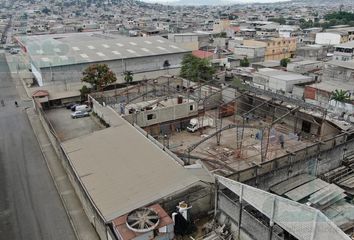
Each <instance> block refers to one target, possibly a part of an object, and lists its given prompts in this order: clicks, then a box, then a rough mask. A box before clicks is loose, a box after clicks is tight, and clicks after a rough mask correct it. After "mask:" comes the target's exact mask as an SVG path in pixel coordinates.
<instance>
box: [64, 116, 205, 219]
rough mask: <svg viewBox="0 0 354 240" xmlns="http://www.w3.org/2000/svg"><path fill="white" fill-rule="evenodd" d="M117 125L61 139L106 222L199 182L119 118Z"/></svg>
mask: <svg viewBox="0 0 354 240" xmlns="http://www.w3.org/2000/svg"><path fill="white" fill-rule="evenodd" d="M117 118H119V119H120V121H121V122H120V124H118V125H117V126H116V127H111V128H107V129H105V130H102V131H98V132H94V133H92V134H90V135H86V136H83V137H79V138H76V139H72V140H68V141H66V142H64V143H63V144H62V146H63V149H64V151H65V152H66V154H67V156H68V158H69V161H70V164H71V165H72V167H73V169H74V171H75V172H76V174H77V176H78V179H79V180H80V182H81V184H82V185H83V186H84V188H85V189H86V192H87V194H88V196H89V198H90V199H91V201H92V203H93V204H94V205H95V207H96V208H97V210H98V211H99V212H100V214H101V216H102V217H103V218H104V220H105V221H106V222H109V221H111V220H113V219H115V218H116V217H119V216H121V215H123V214H126V213H128V212H130V211H132V210H134V209H136V208H139V207H142V206H145V205H147V204H150V203H152V202H154V201H157V200H159V199H161V198H164V197H166V196H169V195H171V194H173V193H175V192H178V191H182V190H185V189H187V188H188V187H190V186H192V185H196V184H198V182H199V183H200V180H199V178H198V177H196V176H195V175H193V174H192V172H191V171H189V170H188V169H185V168H184V167H183V166H181V165H180V164H178V163H177V162H176V161H175V160H174V159H173V158H172V157H171V156H170V155H168V154H167V153H166V152H164V151H163V150H162V149H160V148H159V147H158V146H156V145H155V144H153V143H152V142H151V141H150V140H149V139H148V138H146V137H145V136H144V135H143V134H141V133H140V132H139V131H138V130H137V129H135V128H134V127H133V126H132V125H130V124H129V123H128V122H126V121H125V120H123V119H122V118H121V117H117Z"/></svg>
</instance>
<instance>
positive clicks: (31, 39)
mask: <svg viewBox="0 0 354 240" xmlns="http://www.w3.org/2000/svg"><path fill="white" fill-rule="evenodd" d="M17 42H18V43H19V44H20V45H21V46H22V50H23V52H24V53H25V55H26V56H27V58H28V61H29V63H30V68H31V70H32V73H33V75H34V77H35V79H36V81H37V83H38V85H39V86H45V85H49V84H60V83H65V84H70V83H71V82H79V81H80V80H81V78H82V72H83V71H84V69H85V68H87V67H88V66H89V65H90V64H94V63H105V64H107V65H108V66H109V67H110V68H111V69H112V71H113V72H114V73H116V75H117V78H118V81H120V82H123V73H124V72H125V71H131V72H133V74H134V80H141V79H144V78H145V79H146V78H154V77H157V76H160V75H163V74H167V73H168V74H177V73H178V72H179V69H180V65H181V62H182V58H183V56H184V55H185V54H186V53H190V51H189V50H186V49H184V48H183V47H181V46H180V45H178V44H177V43H174V42H171V41H169V40H167V39H165V38H162V37H158V36H156V37H124V36H117V35H107V34H102V33H69V34H53V35H35V36H19V37H17Z"/></svg>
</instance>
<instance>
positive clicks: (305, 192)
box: [285, 179, 329, 202]
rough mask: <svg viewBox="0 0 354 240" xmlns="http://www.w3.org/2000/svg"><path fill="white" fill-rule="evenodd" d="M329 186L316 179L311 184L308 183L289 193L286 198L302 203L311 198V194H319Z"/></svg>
mask: <svg viewBox="0 0 354 240" xmlns="http://www.w3.org/2000/svg"><path fill="white" fill-rule="evenodd" d="M328 185H329V184H328V183H326V182H324V181H322V180H321V179H315V180H313V181H311V182H308V183H306V184H304V185H301V186H300V187H297V188H295V189H293V190H291V191H289V192H287V193H285V196H287V197H288V198H290V199H291V200H294V201H296V202H298V201H300V200H301V199H303V198H305V197H307V196H310V195H311V194H313V193H315V192H317V191H318V190H320V189H322V188H324V187H326V186H328Z"/></svg>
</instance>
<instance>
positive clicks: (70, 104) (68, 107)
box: [65, 103, 77, 109]
mask: <svg viewBox="0 0 354 240" xmlns="http://www.w3.org/2000/svg"><path fill="white" fill-rule="evenodd" d="M75 104H76V105H77V103H68V104H66V105H65V108H66V109H71V108H72V107H73V106H74V105H75Z"/></svg>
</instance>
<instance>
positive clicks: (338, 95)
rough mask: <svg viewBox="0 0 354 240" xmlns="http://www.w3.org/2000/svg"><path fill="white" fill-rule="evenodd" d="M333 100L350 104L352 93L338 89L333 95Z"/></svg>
mask: <svg viewBox="0 0 354 240" xmlns="http://www.w3.org/2000/svg"><path fill="white" fill-rule="evenodd" d="M331 100H336V101H338V102H348V101H349V100H350V93H349V92H348V91H345V90H342V89H340V90H338V89H336V90H335V91H333V92H332V94H331Z"/></svg>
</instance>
